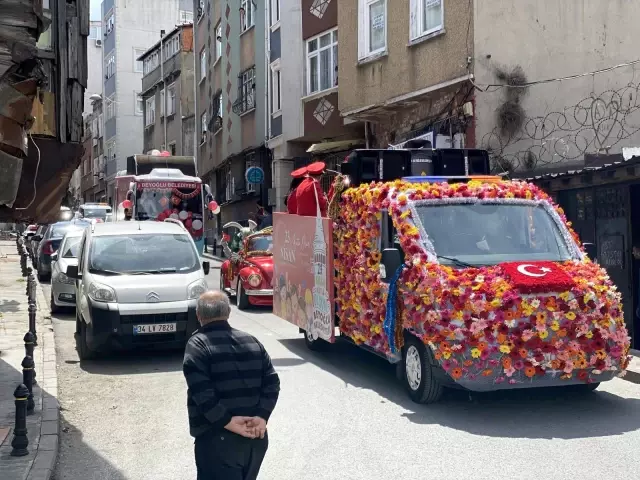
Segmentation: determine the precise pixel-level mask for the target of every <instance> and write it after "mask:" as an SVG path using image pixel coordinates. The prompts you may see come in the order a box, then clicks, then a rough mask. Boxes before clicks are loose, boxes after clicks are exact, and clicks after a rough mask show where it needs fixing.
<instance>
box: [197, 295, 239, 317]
mask: <svg viewBox="0 0 640 480" xmlns="http://www.w3.org/2000/svg"><path fill="white" fill-rule="evenodd" d="M196 312H197V314H198V317H199V318H200V321H201V322H204V323H206V322H208V321H212V320H227V319H228V318H229V316H230V315H231V305H230V303H229V297H228V296H227V294H226V293H224V292H221V291H219V290H209V291H208V292H205V293H203V294H202V295H200V298H198V305H197V307H196Z"/></svg>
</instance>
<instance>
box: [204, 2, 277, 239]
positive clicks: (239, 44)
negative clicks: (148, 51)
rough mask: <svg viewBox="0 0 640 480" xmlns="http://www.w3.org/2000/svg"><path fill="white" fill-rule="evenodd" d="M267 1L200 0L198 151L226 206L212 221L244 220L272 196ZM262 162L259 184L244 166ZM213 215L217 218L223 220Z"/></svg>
mask: <svg viewBox="0 0 640 480" xmlns="http://www.w3.org/2000/svg"><path fill="white" fill-rule="evenodd" d="M265 8H266V0H255V1H254V0H237V1H228V0H202V1H200V0H196V1H195V3H194V9H195V11H196V19H195V31H196V33H195V35H194V37H195V39H196V40H195V52H196V82H195V83H196V85H195V89H196V158H197V161H198V170H199V172H200V175H201V176H202V177H203V180H205V181H207V182H208V183H209V184H210V185H211V187H212V191H213V192H214V195H215V197H216V200H217V202H218V203H219V204H220V205H221V213H220V214H219V215H217V216H216V218H215V219H212V220H213V221H211V222H209V224H208V225H207V230H208V231H209V232H211V235H213V234H214V233H213V232H212V230H213V229H215V230H216V232H215V233H216V234H218V235H219V233H220V229H221V226H222V224H224V223H226V222H228V221H231V220H235V221H241V222H242V221H246V220H248V219H249V218H250V217H251V216H252V215H253V214H255V212H256V211H257V204H258V203H262V204H263V205H266V204H267V202H268V192H269V186H270V185H271V158H270V154H269V150H268V149H267V147H266V135H267V130H266V125H267V77H266V65H267V62H266V43H267V37H266V23H265V20H266V15H265ZM252 166H257V167H260V168H262V170H263V172H264V181H263V182H262V183H260V184H255V183H248V182H247V181H246V179H245V172H246V171H247V169H248V168H250V167H252ZM215 220H218V221H217V223H216V221H215Z"/></svg>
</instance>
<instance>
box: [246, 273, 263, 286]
mask: <svg viewBox="0 0 640 480" xmlns="http://www.w3.org/2000/svg"><path fill="white" fill-rule="evenodd" d="M247 282H249V285H251V286H252V287H253V288H258V287H259V286H260V285H261V284H262V277H261V276H260V275H259V274H258V273H252V274H251V275H249V278H247Z"/></svg>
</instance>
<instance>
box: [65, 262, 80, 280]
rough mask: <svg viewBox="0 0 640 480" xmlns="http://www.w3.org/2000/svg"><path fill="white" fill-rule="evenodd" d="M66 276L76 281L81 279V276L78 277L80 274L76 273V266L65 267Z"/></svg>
mask: <svg viewBox="0 0 640 480" xmlns="http://www.w3.org/2000/svg"><path fill="white" fill-rule="evenodd" d="M66 274H67V277H69V278H75V279H76V280H79V279H81V278H82V275H80V273H79V272H78V266H77V265H69V266H67V271H66Z"/></svg>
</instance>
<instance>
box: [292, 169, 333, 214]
mask: <svg viewBox="0 0 640 480" xmlns="http://www.w3.org/2000/svg"><path fill="white" fill-rule="evenodd" d="M314 189H315V191H316V192H317V193H318V202H319V203H320V215H322V216H323V217H326V216H327V197H326V195H325V194H324V192H323V191H322V187H321V186H320V182H319V181H318V180H316V179H315V178H311V177H307V178H305V179H304V180H303V181H302V183H301V184H300V185H298V188H296V191H295V192H294V193H295V194H296V203H297V204H298V205H297V206H298V212H297V213H298V215H303V216H305V217H315V216H316V214H317V209H316V195H315V193H313V190H314Z"/></svg>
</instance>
